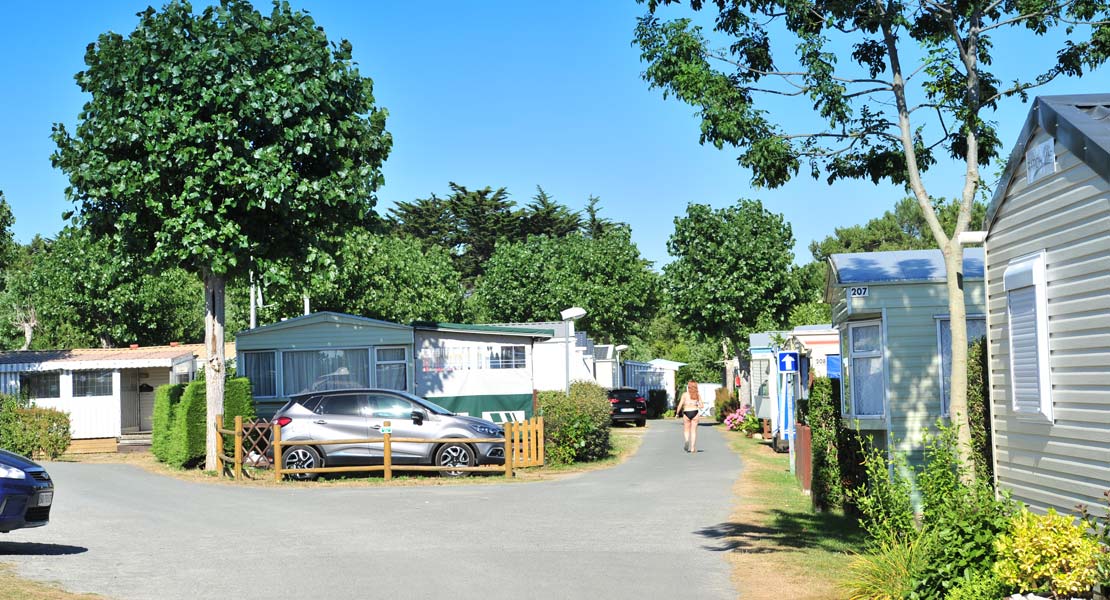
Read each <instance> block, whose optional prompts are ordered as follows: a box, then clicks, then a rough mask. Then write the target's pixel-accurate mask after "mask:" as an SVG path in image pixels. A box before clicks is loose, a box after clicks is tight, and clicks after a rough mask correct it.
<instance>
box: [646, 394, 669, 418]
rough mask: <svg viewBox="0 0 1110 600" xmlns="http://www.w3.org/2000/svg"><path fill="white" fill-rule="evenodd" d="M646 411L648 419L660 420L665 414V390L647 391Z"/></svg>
mask: <svg viewBox="0 0 1110 600" xmlns="http://www.w3.org/2000/svg"><path fill="white" fill-rule="evenodd" d="M647 410H648V413H647V416H648V418H649V419H659V418H662V416H663V413H665V412H667V390H648V397H647Z"/></svg>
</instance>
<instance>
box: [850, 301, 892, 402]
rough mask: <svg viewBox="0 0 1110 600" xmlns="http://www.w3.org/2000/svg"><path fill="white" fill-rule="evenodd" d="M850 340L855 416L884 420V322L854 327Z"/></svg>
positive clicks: (851, 384)
mask: <svg viewBox="0 0 1110 600" xmlns="http://www.w3.org/2000/svg"><path fill="white" fill-rule="evenodd" d="M848 337H849V340H848V351H849V352H850V356H849V358H848V360H849V364H850V367H849V368H850V370H851V376H850V377H849V378H848V385H850V386H851V402H852V415H853V416H855V417H881V416H883V414H884V410H883V407H884V406H885V405H886V402H885V400H886V383H885V380H884V375H883V328H882V321H867V322H864V323H852V324H851V325H849V326H848Z"/></svg>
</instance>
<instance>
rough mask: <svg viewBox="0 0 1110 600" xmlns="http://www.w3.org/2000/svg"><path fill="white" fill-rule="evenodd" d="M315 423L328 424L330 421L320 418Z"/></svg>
mask: <svg viewBox="0 0 1110 600" xmlns="http://www.w3.org/2000/svg"><path fill="white" fill-rule="evenodd" d="M313 423H315V424H317V425H327V424H328V422H327V421H325V420H323V419H318V420H316V421H313Z"/></svg>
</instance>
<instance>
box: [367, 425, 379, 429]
mask: <svg viewBox="0 0 1110 600" xmlns="http://www.w3.org/2000/svg"><path fill="white" fill-rule="evenodd" d="M381 428H382V426H381V425H371V426H370V429H381Z"/></svg>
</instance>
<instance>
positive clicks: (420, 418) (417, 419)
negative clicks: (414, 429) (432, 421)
mask: <svg viewBox="0 0 1110 600" xmlns="http://www.w3.org/2000/svg"><path fill="white" fill-rule="evenodd" d="M412 424H413V425H423V424H424V413H422V412H420V411H419V410H414V411H412Z"/></svg>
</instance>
